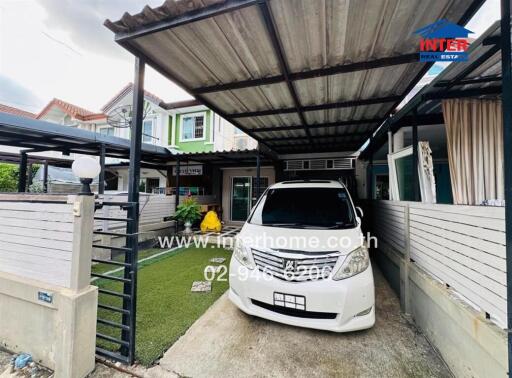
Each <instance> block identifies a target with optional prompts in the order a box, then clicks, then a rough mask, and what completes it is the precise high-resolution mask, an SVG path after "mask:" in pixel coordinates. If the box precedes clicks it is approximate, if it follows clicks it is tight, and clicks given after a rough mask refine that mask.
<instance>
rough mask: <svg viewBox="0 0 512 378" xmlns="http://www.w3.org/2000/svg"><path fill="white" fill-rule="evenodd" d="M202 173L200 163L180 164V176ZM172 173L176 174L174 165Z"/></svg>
mask: <svg viewBox="0 0 512 378" xmlns="http://www.w3.org/2000/svg"><path fill="white" fill-rule="evenodd" d="M202 174H203V166H202V165H199V164H198V165H182V166H180V176H201V175H202ZM172 175H173V176H176V167H172Z"/></svg>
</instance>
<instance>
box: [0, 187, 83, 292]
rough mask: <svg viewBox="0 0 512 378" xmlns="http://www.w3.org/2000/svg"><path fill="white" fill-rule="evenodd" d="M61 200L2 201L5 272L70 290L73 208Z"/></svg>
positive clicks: (0, 261) (0, 263)
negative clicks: (37, 201)
mask: <svg viewBox="0 0 512 378" xmlns="http://www.w3.org/2000/svg"><path fill="white" fill-rule="evenodd" d="M4 197H7V195H5V196H4ZM11 198H12V199H14V197H12V196H11ZM60 200H61V201H54V202H39V203H36V202H30V201H27V202H18V201H11V200H2V201H0V267H1V271H2V272H6V273H11V274H16V275H20V276H23V277H27V278H28V277H30V278H32V279H35V280H38V281H42V282H47V283H50V284H54V285H59V286H64V287H69V286H70V274H69V272H70V271H71V258H72V249H73V227H74V226H73V223H74V216H73V204H72V203H67V198H66V199H65V200H62V199H60Z"/></svg>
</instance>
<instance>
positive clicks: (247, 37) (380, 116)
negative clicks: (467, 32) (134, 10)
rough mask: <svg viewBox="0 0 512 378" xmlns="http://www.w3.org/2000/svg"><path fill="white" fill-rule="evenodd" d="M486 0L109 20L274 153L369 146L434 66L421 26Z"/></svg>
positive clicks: (181, 11) (272, 4) (139, 50)
mask: <svg viewBox="0 0 512 378" xmlns="http://www.w3.org/2000/svg"><path fill="white" fill-rule="evenodd" d="M482 2H483V1H482V0H458V1H451V0H436V1H420V0H407V1H405V0H390V1H376V0H374V1H371V0H319V1H310V0H267V1H262V0H255V1H250V0H238V1H237V0H188V1H185V0H181V1H170V0H168V1H166V2H165V3H164V4H163V5H162V6H161V7H157V8H149V7H147V6H146V7H145V8H144V10H143V11H142V12H141V13H139V14H136V15H129V14H127V13H125V14H124V15H123V17H122V18H121V19H120V20H119V21H116V22H111V21H108V20H107V21H106V22H105V25H106V26H107V27H108V28H110V29H111V30H112V31H114V32H115V33H116V40H117V41H118V42H119V43H121V44H122V45H123V46H124V47H125V48H127V49H128V50H130V51H132V52H133V53H136V54H140V55H141V56H144V57H146V59H147V62H148V64H149V65H151V66H153V67H154V68H156V69H157V70H158V71H160V72H161V73H163V74H164V75H165V76H167V77H168V78H170V79H171V80H173V81H175V82H176V83H177V84H179V85H181V86H182V87H183V88H184V89H186V90H187V91H188V92H190V93H191V94H193V95H195V97H196V98H197V99H198V100H200V101H202V102H203V103H204V104H205V105H207V106H209V107H210V108H212V109H213V110H215V111H217V112H218V113H219V114H220V115H221V116H223V117H225V118H227V119H228V120H229V121H231V122H232V123H234V124H235V125H236V126H238V127H239V128H241V129H242V130H244V131H246V132H248V133H249V134H250V135H251V136H253V137H254V138H255V139H257V140H258V141H260V142H262V143H264V144H266V145H267V146H269V147H270V148H272V149H273V150H275V151H277V152H283V153H285V152H300V151H327V150H339V151H343V150H354V149H357V148H358V147H359V146H361V144H362V143H364V141H365V140H366V139H367V137H368V136H369V135H370V134H371V132H372V131H373V130H375V129H376V128H377V127H378V126H379V125H380V124H381V123H382V121H383V120H384V119H385V118H386V117H387V116H388V115H389V113H390V112H391V111H392V110H393V109H394V108H395V107H396V105H398V103H399V102H400V100H401V99H402V98H403V97H404V96H405V95H406V94H407V92H408V91H409V90H410V89H411V88H412V86H414V84H415V83H416V82H417V81H418V80H419V79H420V78H421V76H422V75H423V74H424V73H425V72H426V69H427V68H428V67H429V65H428V64H426V63H419V62H417V55H418V54H417V52H418V44H419V39H418V37H417V36H415V35H414V31H415V30H416V29H418V28H420V27H423V26H425V25H427V24H429V23H432V22H435V21H437V20H439V19H448V20H451V21H454V22H458V23H460V24H465V23H466V22H467V21H468V20H469V18H470V17H471V16H472V15H473V14H474V12H475V11H476V10H477V9H478V8H479V6H480V5H481V4H482ZM286 79H288V80H286ZM361 120H363V122H357V121H361ZM364 120H369V121H368V122H367V123H364ZM353 121H356V122H353ZM351 122H353V123H354V124H353V125H352V126H351V124H350V123H351ZM325 123H329V124H330V126H329V127H322V125H324V124H325ZM336 123H340V124H341V125H340V126H336V125H335V124H336ZM311 125H314V127H310V126H311ZM284 126H290V127H291V128H290V129H288V130H287V129H284ZM296 126H300V128H297V127H296ZM273 127H277V128H279V130H280V131H276V132H272V131H268V129H270V128H273ZM260 128H263V129H264V131H258V129H260ZM322 135H325V138H319V136H322ZM349 135H350V136H349ZM300 136H303V137H304V139H297V138H298V137H300ZM275 138H278V139H275ZM283 138H296V139H288V140H284V139H283Z"/></svg>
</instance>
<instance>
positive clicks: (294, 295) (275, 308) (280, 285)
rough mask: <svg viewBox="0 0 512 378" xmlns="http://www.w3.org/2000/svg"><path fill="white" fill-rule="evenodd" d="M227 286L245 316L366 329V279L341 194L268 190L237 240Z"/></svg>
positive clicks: (340, 188)
mask: <svg viewBox="0 0 512 378" xmlns="http://www.w3.org/2000/svg"><path fill="white" fill-rule="evenodd" d="M358 210H360V209H358ZM360 215H361V216H362V212H361V214H360ZM229 284H230V290H229V298H230V299H231V301H232V302H233V303H234V304H235V305H236V306H238V307H239V308H240V309H241V310H242V311H244V312H246V313H248V314H250V315H255V316H259V317H262V318H266V319H269V320H274V321H277V322H281V323H286V324H290V325H294V326H300V327H308V328H316V329H322V330H328V331H334V332H347V331H355V330H360V329H365V328H370V327H372V326H373V325H374V323H375V294H374V283H373V273H372V268H371V264H370V258H369V255H368V250H367V247H366V244H365V241H364V238H363V234H362V232H361V219H360V217H358V216H357V215H356V209H355V208H354V204H353V203H352V199H351V198H350V194H349V193H348V191H347V189H346V188H345V186H344V185H343V184H341V183H339V182H337V181H327V180H309V181H285V182H281V183H277V184H275V185H272V186H271V187H269V188H268V189H267V190H266V191H265V192H264V193H263V195H262V196H261V198H260V200H259V201H258V203H257V204H256V206H255V207H254V209H253V210H252V212H251V215H250V216H249V219H248V220H247V222H246V223H245V224H244V226H243V228H242V230H241V231H240V234H239V235H238V236H237V239H236V243H235V248H234V251H233V256H232V258H231V263H230V280H229Z"/></svg>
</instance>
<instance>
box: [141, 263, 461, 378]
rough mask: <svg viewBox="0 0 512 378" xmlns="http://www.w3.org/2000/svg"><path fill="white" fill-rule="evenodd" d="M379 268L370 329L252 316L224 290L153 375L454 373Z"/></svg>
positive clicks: (423, 375) (175, 345) (408, 375)
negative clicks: (341, 329) (298, 324)
mask: <svg viewBox="0 0 512 378" xmlns="http://www.w3.org/2000/svg"><path fill="white" fill-rule="evenodd" d="M374 272H375V281H376V286H377V290H376V299H377V304H376V309H377V322H376V325H375V327H374V328H372V329H370V330H366V331H359V332H353V333H348V334H335V333H330V332H323V331H316V330H309V329H302V328H295V327H291V326H286V325H282V324H278V323H272V322H270V321H266V320H263V319H259V318H255V317H251V316H248V315H245V314H244V313H242V312H241V311H239V310H238V309H237V308H236V307H235V306H234V305H232V304H231V302H230V301H229V299H228V297H227V294H224V295H223V296H222V297H221V298H220V299H219V300H218V301H217V302H216V303H215V304H214V305H213V306H212V307H211V308H210V309H209V310H208V311H207V312H206V313H205V314H204V315H203V316H202V317H201V318H200V319H199V320H198V321H197V322H196V323H194V325H193V326H192V327H191V328H190V329H189V330H188V331H187V333H186V334H185V335H184V336H182V337H181V338H180V339H179V340H178V342H176V343H175V344H174V345H173V346H172V347H171V348H170V349H169V350H168V351H167V352H166V353H165V355H164V356H163V358H162V359H161V360H160V366H156V367H155V368H153V369H149V371H148V373H149V374H148V375H149V376H152V375H153V376H155V377H156V376H158V377H164V376H175V374H176V375H178V376H186V377H194V378H196V377H451V373H450V371H449V370H448V368H447V367H446V366H445V364H444V363H443V361H442V360H441V358H440V357H439V356H438V354H437V353H436V352H435V350H434V349H433V348H432V347H431V346H430V344H429V343H428V342H427V340H426V339H425V337H424V336H423V335H422V334H420V333H419V332H418V331H417V329H416V328H415V327H414V326H413V325H411V324H410V323H409V322H408V321H407V320H406V319H405V318H404V317H403V316H401V315H400V304H399V301H398V298H397V297H396V296H395V294H394V293H393V292H392V290H391V288H390V287H389V285H388V284H387V282H386V281H385V280H384V278H383V276H382V274H381V273H380V271H378V270H377V269H376V268H374ZM152 372H153V374H152Z"/></svg>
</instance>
